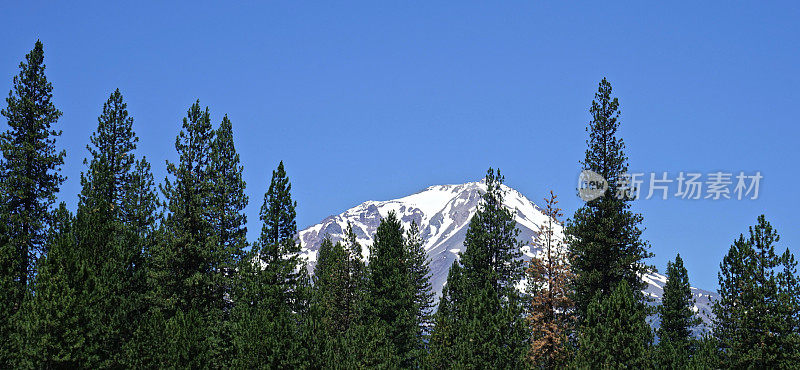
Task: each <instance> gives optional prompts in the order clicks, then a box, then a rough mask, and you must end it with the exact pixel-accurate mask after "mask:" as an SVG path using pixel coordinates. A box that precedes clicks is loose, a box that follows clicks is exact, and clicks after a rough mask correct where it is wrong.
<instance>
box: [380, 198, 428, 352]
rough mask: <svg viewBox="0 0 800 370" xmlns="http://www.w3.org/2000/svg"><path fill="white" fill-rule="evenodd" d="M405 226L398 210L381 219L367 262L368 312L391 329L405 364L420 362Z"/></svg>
mask: <svg viewBox="0 0 800 370" xmlns="http://www.w3.org/2000/svg"><path fill="white" fill-rule="evenodd" d="M404 233H405V231H404V230H403V225H402V224H401V223H400V220H399V219H398V218H397V215H396V214H395V213H394V212H389V215H388V217H386V218H384V219H382V220H381V223H380V225H378V229H377V231H376V232H375V242H374V244H373V245H372V246H371V247H370V255H369V263H368V264H367V270H368V274H369V275H368V281H367V305H368V315H369V316H370V317H373V318H375V319H377V321H378V322H379V323H380V324H383V325H385V327H386V328H387V329H388V332H387V335H388V336H389V338H391V341H392V345H393V347H394V352H395V353H396V354H397V356H398V357H399V360H400V364H401V366H403V367H410V366H412V364H414V363H415V362H416V358H415V357H414V356H415V355H416V354H417V353H416V352H415V349H416V348H419V346H421V343H420V342H421V338H419V337H418V336H417V328H418V326H417V321H416V318H417V316H416V312H415V311H416V310H415V299H416V287H415V285H414V282H413V281H412V274H411V261H410V258H409V253H408V250H407V248H406V241H405V239H404Z"/></svg>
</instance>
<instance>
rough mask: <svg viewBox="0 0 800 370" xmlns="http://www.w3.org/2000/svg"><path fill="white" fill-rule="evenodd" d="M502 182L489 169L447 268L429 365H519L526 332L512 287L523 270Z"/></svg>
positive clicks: (520, 305) (525, 351) (522, 362)
mask: <svg viewBox="0 0 800 370" xmlns="http://www.w3.org/2000/svg"><path fill="white" fill-rule="evenodd" d="M502 183H503V176H502V175H501V174H500V172H499V171H497V172H496V173H495V171H494V170H492V169H489V171H488V172H487V175H486V187H487V191H486V193H485V194H484V195H483V198H482V201H481V203H480V204H479V206H478V211H477V212H476V214H475V215H474V216H473V217H472V219H471V220H470V224H469V228H468V230H467V235H466V238H465V240H464V245H465V247H466V251H464V252H463V253H462V254H461V255H460V259H459V261H458V262H456V263H454V266H453V267H451V268H450V269H451V271H450V273H449V274H448V281H447V283H446V288H445V289H444V292H443V296H442V299H441V301H440V303H439V311H438V312H437V314H436V327H435V328H434V332H433V335H432V338H431V352H432V356H431V357H432V358H431V361H432V363H433V364H434V365H435V366H446V367H494V368H508V367H511V368H519V367H521V366H523V364H524V359H525V354H526V353H527V347H528V345H527V339H528V336H527V334H526V330H525V322H524V320H523V316H524V315H523V307H522V302H521V297H520V295H519V292H518V291H517V289H516V285H517V284H518V283H519V281H520V279H521V277H522V275H523V274H524V270H523V265H522V261H521V260H520V257H521V252H520V247H521V246H522V244H521V243H520V241H518V240H517V236H518V235H519V230H518V229H517V228H516V222H515V221H514V217H513V215H512V214H511V212H510V211H509V210H508V209H507V208H505V206H504V205H503V190H502V188H501V185H502ZM455 266H458V267H455ZM454 269H455V270H454ZM448 347H452V349H448Z"/></svg>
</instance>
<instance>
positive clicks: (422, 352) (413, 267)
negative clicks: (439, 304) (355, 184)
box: [405, 221, 434, 367]
mask: <svg viewBox="0 0 800 370" xmlns="http://www.w3.org/2000/svg"><path fill="white" fill-rule="evenodd" d="M405 242H406V253H408V261H409V268H410V271H409V273H410V274H411V283H412V286H413V289H414V309H413V310H414V313H415V314H416V317H415V318H414V320H415V322H414V323H415V325H416V327H417V332H416V337H417V340H416V344H417V347H416V348H414V349H413V350H412V352H413V353H412V357H413V358H414V359H415V360H416V367H423V366H424V362H425V359H426V357H427V353H428V346H427V343H428V342H429V341H430V340H429V333H430V330H431V325H432V315H433V299H434V297H433V296H434V294H433V291H432V288H431V282H430V267H429V265H428V254H427V253H426V252H425V248H424V243H423V239H422V235H421V233H420V230H419V226H418V225H417V223H416V221H412V222H411V225H410V226H409V229H408V230H407V231H406V236H405Z"/></svg>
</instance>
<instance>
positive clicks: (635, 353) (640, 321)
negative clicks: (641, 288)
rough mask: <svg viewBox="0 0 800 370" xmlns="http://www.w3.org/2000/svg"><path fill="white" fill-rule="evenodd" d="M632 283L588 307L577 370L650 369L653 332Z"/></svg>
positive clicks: (582, 331)
mask: <svg viewBox="0 0 800 370" xmlns="http://www.w3.org/2000/svg"><path fill="white" fill-rule="evenodd" d="M638 295H639V293H638V292H637V291H634V289H632V288H631V286H630V285H628V282H627V281H625V280H621V281H620V282H619V284H618V285H617V286H616V287H615V288H614V290H612V292H611V294H610V295H603V294H601V293H598V294H597V295H596V296H595V300H593V301H592V302H591V303H590V304H589V307H588V310H587V312H586V318H585V320H584V321H583V323H582V327H581V329H580V334H579V338H578V352H577V355H576V358H575V364H573V365H574V366H575V367H578V368H646V367H650V366H651V364H650V358H649V357H648V354H649V349H650V348H649V346H650V343H651V342H652V332H651V329H650V326H649V325H648V324H647V321H646V318H647V311H646V309H645V305H644V303H642V302H641V299H640V298H639V297H638Z"/></svg>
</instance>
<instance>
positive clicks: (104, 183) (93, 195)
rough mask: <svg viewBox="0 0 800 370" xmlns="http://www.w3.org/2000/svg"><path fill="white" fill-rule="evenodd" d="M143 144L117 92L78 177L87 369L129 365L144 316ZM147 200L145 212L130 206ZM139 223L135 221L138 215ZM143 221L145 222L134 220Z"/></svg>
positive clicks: (147, 183)
mask: <svg viewBox="0 0 800 370" xmlns="http://www.w3.org/2000/svg"><path fill="white" fill-rule="evenodd" d="M137 141H138V138H137V137H136V135H135V133H134V132H133V118H132V117H130V116H129V115H128V111H127V104H125V102H124V101H123V98H122V94H121V93H120V91H119V89H117V90H116V91H114V92H113V93H112V94H111V96H110V97H109V98H108V101H107V102H106V103H105V104H104V105H103V112H102V114H101V115H100V117H99V118H98V126H97V130H96V131H95V132H94V133H93V134H92V136H91V138H90V142H91V145H89V146H87V149H88V150H89V153H90V159H87V160H85V161H84V163H86V164H87V165H88V171H87V172H86V173H84V174H81V184H82V187H83V189H82V191H81V194H80V197H79V202H78V212H77V215H76V220H75V226H74V229H75V230H74V233H75V239H76V248H77V249H78V251H77V259H76V261H75V262H76V263H78V264H79V266H77V267H76V268H81V269H85V270H86V271H87V273H86V274H87V276H86V277H85V279H81V280H80V281H75V282H74V284H75V285H76V286H79V287H82V290H84V291H85V294H86V297H84V298H83V299H84V301H85V302H84V303H85V306H84V312H83V313H82V314H83V315H84V316H85V317H84V319H83V322H84V323H85V325H86V326H87V327H86V328H85V329H86V337H85V340H86V348H85V351H86V352H85V356H86V358H87V361H88V362H87V363H86V364H87V365H90V364H91V365H92V366H102V367H115V366H121V365H122V364H123V363H125V362H126V359H125V357H124V350H123V348H124V347H125V346H127V345H128V344H129V341H130V340H131V338H132V336H133V330H134V328H135V327H136V326H137V324H138V323H139V322H140V319H141V317H142V315H143V314H144V309H145V307H144V294H145V293H146V276H145V271H144V255H143V251H144V249H145V242H146V239H145V238H146V236H147V232H146V231H145V230H148V229H150V228H152V227H153V222H154V217H155V215H154V209H155V190H154V187H153V184H152V175H151V174H150V172H149V165H148V164H147V163H146V162H143V161H136V159H135V157H134V154H133V151H134V150H135V149H136V142H137ZM136 198H143V199H144V200H145V201H146V202H148V203H147V204H145V203H142V202H133V200H134V199H136ZM135 214H136V215H137V216H135V217H134V216H133V215H135ZM134 218H139V219H140V220H138V221H137V220H134Z"/></svg>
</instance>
